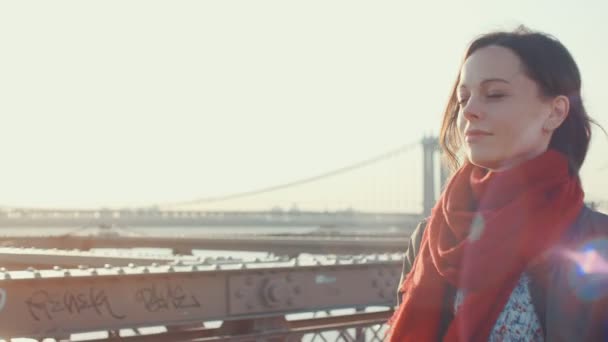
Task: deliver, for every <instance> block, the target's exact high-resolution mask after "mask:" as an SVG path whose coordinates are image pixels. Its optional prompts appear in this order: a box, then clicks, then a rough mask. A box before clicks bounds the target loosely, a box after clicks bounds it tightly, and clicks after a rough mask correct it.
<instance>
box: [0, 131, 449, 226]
mask: <svg viewBox="0 0 608 342" xmlns="http://www.w3.org/2000/svg"><path fill="white" fill-rule="evenodd" d="M421 147H422V148H421ZM437 147H438V145H437V140H436V139H435V138H425V139H423V140H422V142H415V143H411V144H407V145H405V146H402V147H399V148H397V149H394V150H391V151H388V152H386V153H383V154H381V155H379V156H375V157H373V158H369V159H367V160H364V161H361V162H358V163H355V164H352V165H348V166H346V167H342V168H339V169H337V170H333V171H330V172H326V173H324V174H321V175H316V176H313V177H309V178H305V179H300V180H296V181H293V182H289V183H285V184H280V185H275V186H271V187H267V188H263V189H258V190H254V191H247V192H242V193H235V194H229V195H225V196H217V197H208V198H200V199H194V200H188V201H183V202H175V203H158V204H151V205H147V206H145V207H138V208H120V209H107V208H106V209H89V210H83V209H54V208H10V207H4V208H0V226H6V227H18V226H34V227H49V226H62V227H69V226H76V227H85V226H121V227H132V226H201V225H212V226H249V225H251V226H311V225H312V226H332V225H333V226H335V225H338V226H348V225H350V226H374V225H383V226H386V225H397V226H399V225H403V224H410V223H411V221H412V220H418V219H419V218H420V217H421V216H422V215H425V214H428V212H429V211H430V208H431V207H432V205H433V203H434V202H435V200H436V198H437V195H438V191H439V188H440V184H441V183H442V182H443V181H444V180H445V175H446V173H445V172H442V171H439V170H442V169H441V168H440V167H438V166H439V165H440V164H439V162H438V158H437V156H436V151H437ZM421 150H422V152H423V153H422V154H420V153H416V152H420V151H421ZM420 157H422V159H421V158H420ZM416 165H422V167H419V166H416Z"/></svg>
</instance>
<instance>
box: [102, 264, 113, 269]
mask: <svg viewBox="0 0 608 342" xmlns="http://www.w3.org/2000/svg"><path fill="white" fill-rule="evenodd" d="M103 268H105V269H106V270H109V269H110V268H112V265H110V264H105V265H103Z"/></svg>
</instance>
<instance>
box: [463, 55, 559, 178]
mask: <svg viewBox="0 0 608 342" xmlns="http://www.w3.org/2000/svg"><path fill="white" fill-rule="evenodd" d="M457 96H458V102H459V104H460V108H459V112H458V130H459V131H460V133H461V134H462V138H463V145H462V146H464V148H465V150H466V154H467V157H468V158H469V161H470V162H471V163H473V164H475V165H478V166H481V167H484V168H488V169H491V170H504V169H507V168H510V167H513V166H515V165H517V164H519V163H521V162H522V161H525V160H528V159H531V158H534V157H536V156H537V155H539V154H541V153H542V152H544V151H546V150H547V147H548V145H549V141H550V139H551V133H552V130H553V129H555V128H557V126H559V124H561V122H562V121H563V118H561V121H559V124H557V126H555V122H553V126H555V127H553V126H551V125H550V124H551V123H552V121H551V120H553V121H555V116H556V114H552V112H553V111H554V109H556V105H557V107H559V106H561V105H563V104H561V105H560V104H559V103H557V102H556V101H552V100H550V99H543V98H542V97H541V96H540V91H539V88H538V85H537V84H536V82H534V81H533V80H531V79H530V78H528V77H527V76H526V74H525V73H524V71H523V64H522V62H521V60H520V59H519V57H518V56H517V55H516V54H515V53H514V52H512V51H511V50H510V49H507V48H504V47H500V46H487V47H484V48H480V49H479V50H477V51H475V52H474V53H473V54H472V55H471V56H469V58H467V59H466V61H465V63H464V65H463V66H462V69H461V71H460V82H459V84H458V86H457ZM566 101H567V100H566ZM558 102H559V101H558ZM562 102H563V101H562ZM566 105H567V103H566ZM558 109H559V108H558ZM560 110H563V108H562V109H560ZM558 111H559V110H558ZM565 113H566V114H567V108H565ZM558 114H559V113H558ZM563 116H564V118H565V114H563ZM558 120H559V118H558ZM548 127H549V129H548Z"/></svg>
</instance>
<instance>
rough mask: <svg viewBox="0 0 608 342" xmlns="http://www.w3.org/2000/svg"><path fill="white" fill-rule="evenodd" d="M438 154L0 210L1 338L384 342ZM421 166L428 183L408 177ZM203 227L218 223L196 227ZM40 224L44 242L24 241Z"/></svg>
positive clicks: (425, 147)
mask: <svg viewBox="0 0 608 342" xmlns="http://www.w3.org/2000/svg"><path fill="white" fill-rule="evenodd" d="M417 150H418V151H420V150H421V151H422V153H413V152H415V151H417ZM436 152H437V140H436V139H434V138H431V137H427V138H424V139H423V140H422V141H421V142H416V143H412V144H408V145H405V146H403V147H399V148H398V149H395V150H392V151H389V152H387V153H384V154H382V155H379V156H375V157H373V158H370V159H367V160H364V161H362V162H359V163H355V164H352V165H349V166H346V167H343V168H340V169H337V170H333V171H330V172H327V173H324V174H321V175H316V176H313V177H309V178H306V179H300V180H296V181H293V182H290V183H286V184H279V185H274V186H270V187H267V188H263V189H258V190H253V191H246V192H242V193H236V194H228V195H225V196H217V197H207V198H200V199H194V200H188V201H183V202H177V203H154V204H150V205H147V206H145V207H138V208H115V209H109V208H105V209H88V210H85V209H58V208H44V209H41V208H17V207H3V208H1V209H0V229H2V230H4V231H5V232H7V233H6V234H4V236H3V237H0V265H2V268H0V338H5V339H11V338H17V337H29V338H35V339H38V340H41V339H44V338H50V339H52V340H55V341H84V340H86V341H118V340H120V341H124V340H132V341H330V340H333V341H381V340H382V337H383V334H384V333H385V331H386V326H385V325H384V323H385V322H386V321H387V319H388V318H389V317H390V315H391V314H392V310H393V308H394V305H395V303H396V298H395V295H396V288H397V284H398V282H399V276H400V268H401V257H402V255H401V253H402V252H403V251H404V249H405V246H406V244H407V242H408V237H409V234H410V233H411V230H412V228H413V227H414V226H415V225H416V223H417V222H419V221H420V219H421V218H422V217H424V216H426V215H428V213H429V212H430V209H431V207H432V205H433V204H434V202H435V201H436V198H437V195H438V193H439V190H440V188H441V187H442V186H443V184H444V182H445V181H446V178H447V172H445V170H443V169H441V167H440V166H439V162H438V158H437V153H436ZM416 165H422V167H421V168H419V169H418V170H419V171H420V172H419V173H420V176H421V177H420V178H416V177H413V176H412V177H404V176H403V175H405V174H412V172H411V171H412V166H414V168H416V167H415V166H416ZM374 170H375V171H374ZM378 170H381V171H378ZM387 170H399V171H398V172H397V173H398V174H392V173H390V172H388V171H387ZM373 174H375V175H376V176H370V175H373ZM353 175H354V176H353ZM368 177H369V179H371V181H370V182H369V184H364V183H362V181H361V179H368ZM396 180H397V182H395V181H396ZM382 184H384V185H382ZM355 190H360V192H357V191H355ZM311 193H312V194H313V195H310V194H311ZM311 196H312V197H311ZM595 204H597V202H596V203H595ZM599 204H600V205H602V204H603V203H599ZM374 208H376V210H374ZM378 208H381V209H378ZM205 226H208V227H215V228H218V229H217V230H214V231H205V232H199V231H198V230H197V228H196V227H199V228H200V227H205ZM31 227H36V229H35V234H33V235H32V234H29V235H28V234H20V232H21V231H22V230H23V231H25V230H27V229H28V228H31ZM43 227H50V228H52V227H68V228H69V229H68V230H67V231H64V232H61V233H52V231H51V230H46V231H45V230H44V228H43ZM146 227H148V228H149V227H171V228H173V229H175V228H174V227H182V230H180V233H179V234H178V233H172V234H169V235H167V234H165V235H163V236H159V235H155V234H150V233H149V232H147V231H146V229H147V228H146ZM235 227H240V228H243V227H245V228H250V230H249V233H243V234H241V233H239V234H235V233H234V232H232V231H233V229H234V228H235ZM260 227H264V228H268V229H270V230H266V231H265V233H256V228H260ZM301 227H309V228H314V229H312V230H308V231H306V232H305V233H297V229H299V228H301ZM273 229H275V230H273ZM170 231H173V230H170ZM8 232H11V233H10V234H8ZM15 232H17V233H15ZM184 232H185V233H184ZM231 232H232V233H231ZM182 235H183V236H182ZM135 247H143V248H154V247H162V248H170V249H171V250H172V253H169V254H167V253H165V254H150V253H149V252H142V251H137V250H134V249H133V248H135ZM106 248H110V249H106ZM119 248H126V249H125V250H122V251H121V250H117V249H119ZM99 249H106V250H99ZM196 250H205V251H207V252H210V253H213V252H212V251H214V250H222V251H225V250H230V251H234V254H235V255H234V256H230V257H227V258H222V257H218V256H212V257H209V256H207V257H201V256H197V255H195V253H194V252H195V251H196ZM239 250H246V251H249V252H256V251H257V252H264V253H266V255H265V256H264V257H252V256H246V257H241V256H236V253H237V251H239Z"/></svg>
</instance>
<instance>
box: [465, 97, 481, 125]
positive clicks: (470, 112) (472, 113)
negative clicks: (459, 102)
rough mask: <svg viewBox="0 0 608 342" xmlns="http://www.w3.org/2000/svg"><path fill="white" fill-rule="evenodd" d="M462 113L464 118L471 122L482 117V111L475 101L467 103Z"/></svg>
mask: <svg viewBox="0 0 608 342" xmlns="http://www.w3.org/2000/svg"><path fill="white" fill-rule="evenodd" d="M461 112H462V115H463V116H464V118H465V119H467V120H469V121H471V120H479V119H480V118H481V117H482V110H481V108H480V107H479V106H478V105H477V104H476V103H475V101H474V100H473V99H469V100H468V101H467V102H466V104H465V105H464V106H463V107H462V108H461Z"/></svg>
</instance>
